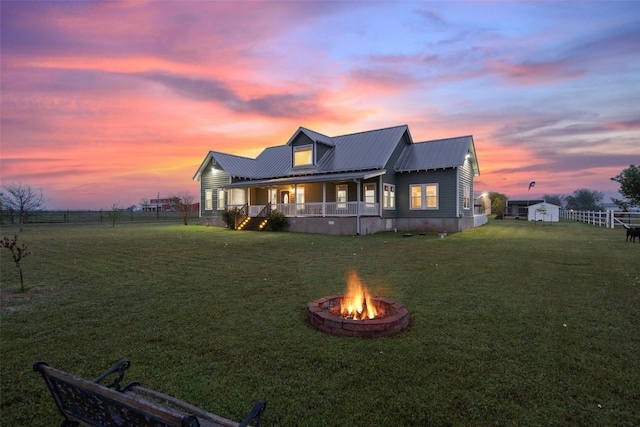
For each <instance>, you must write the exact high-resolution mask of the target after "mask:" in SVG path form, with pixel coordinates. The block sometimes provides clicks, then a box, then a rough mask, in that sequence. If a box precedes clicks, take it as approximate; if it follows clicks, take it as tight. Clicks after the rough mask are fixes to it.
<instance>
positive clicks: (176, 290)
mask: <svg viewBox="0 0 640 427" xmlns="http://www.w3.org/2000/svg"><path fill="white" fill-rule="evenodd" d="M1 231H2V234H4V235H8V236H10V237H11V236H13V233H14V232H15V230H14V229H13V228H8V227H3V228H2V229H1ZM19 241H21V242H25V243H27V244H28V245H29V246H30V249H31V250H32V251H33V255H32V256H30V257H28V258H25V259H24V260H23V262H22V265H23V269H24V278H25V285H26V287H27V291H26V292H25V293H20V292H18V291H19V289H20V281H19V275H18V271H17V269H16V268H14V267H13V262H12V261H11V259H10V253H9V251H8V250H6V249H2V250H1V251H0V256H1V258H0V261H1V272H0V279H1V284H2V286H1V291H2V309H1V311H0V312H1V318H0V320H1V323H0V327H1V330H0V332H1V347H0V349H1V353H0V356H1V372H0V374H1V387H2V388H1V396H0V398H1V408H0V424H1V425H3V426H53V425H57V423H58V421H59V419H60V416H59V414H58V412H57V409H56V408H55V405H54V403H53V400H52V399H51V397H50V395H49V394H48V391H47V389H46V387H45V385H44V383H43V381H42V379H41V378H40V377H39V376H38V375H37V374H36V373H34V372H33V371H32V364H33V362H34V361H36V360H44V361H46V362H48V363H49V364H51V365H52V366H54V367H58V368H60V369H63V370H66V371H68V372H71V373H74V374H78V375H80V376H83V377H85V378H94V377H96V376H98V375H99V374H100V373H101V372H102V371H103V370H105V369H106V368H108V367H109V366H111V364H113V363H114V362H116V361H118V360H119V359H121V358H123V357H127V358H129V359H130V360H131V362H132V367H131V369H129V371H128V373H127V376H126V377H125V379H129V380H131V381H133V380H136V381H139V382H141V383H142V384H143V385H145V386H147V387H150V388H154V389H156V390H158V391H162V392H165V393H169V394H172V395H174V396H176V397H179V398H182V399H184V400H187V401H189V402H190V403H193V404H195V405H197V406H201V407H203V408H204V409H207V410H209V411H211V412H214V413H217V414H219V415H222V416H225V417H227V418H231V419H236V420H241V419H242V418H243V416H244V413H245V412H246V411H248V410H249V409H250V408H251V406H252V404H253V402H254V401H256V400H258V399H266V400H267V404H268V406H267V411H266V413H265V415H264V417H263V421H264V424H265V425H266V426H361V427H372V426H377V427H380V426H410V425H411V426H425V425H433V426H449V425H450V426H476V425H480V426H482V425H498V426H507V425H509V426H541V425H550V426H554V425H555V426H567V425H576V426H633V425H640V262H639V261H640V244H638V243H635V244H633V243H627V242H625V235H624V230H620V229H616V230H610V229H603V228H598V227H594V226H590V225H584V224H579V223H571V222H561V223H559V224H558V223H556V224H553V225H548V224H547V225H544V226H543V225H542V224H540V223H538V224H534V223H527V222H524V221H491V222H490V223H489V224H488V225H486V226H484V227H481V228H478V229H475V230H469V231H465V232H463V233H456V234H452V235H449V236H448V237H446V238H445V239H444V240H440V239H439V238H438V237H437V234H435V233H434V234H428V235H426V236H419V235H417V234H416V233H414V235H413V237H410V238H405V237H402V233H397V234H394V233H384V234H378V235H373V236H358V237H353V236H324V235H310V234H294V233H268V232H235V231H230V230H225V229H220V228H215V227H204V226H198V225H190V226H182V225H168V224H161V225H140V224H126V223H122V224H118V225H116V227H115V228H112V227H111V226H110V225H109V224H92V225H76V226H74V225H33V226H28V227H26V229H25V231H24V232H22V233H20V235H19ZM350 268H354V269H355V270H356V271H357V272H358V274H359V276H360V278H361V279H362V280H363V281H364V282H366V283H367V284H368V285H369V287H370V288H372V290H373V291H374V293H375V294H377V295H384V296H387V297H389V298H391V299H394V300H396V301H398V302H400V303H402V304H404V305H405V306H406V307H407V308H408V310H409V312H410V314H411V325H410V327H409V328H408V329H407V330H406V331H404V332H402V333H401V334H399V335H395V336H392V337H387V338H378V339H360V338H345V337H334V336H330V335H327V334H323V333H321V332H318V331H316V330H314V329H312V328H310V327H309V326H308V325H307V323H306V306H307V303H308V302H310V301H313V300H315V299H318V298H320V297H323V296H328V295H333V294H338V293H342V292H343V290H344V287H345V275H346V273H347V271H348V270H349V269H350Z"/></svg>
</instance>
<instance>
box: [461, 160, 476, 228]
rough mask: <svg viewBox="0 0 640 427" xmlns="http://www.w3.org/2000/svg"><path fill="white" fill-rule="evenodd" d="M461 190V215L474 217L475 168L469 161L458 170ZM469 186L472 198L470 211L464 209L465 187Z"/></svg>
mask: <svg viewBox="0 0 640 427" xmlns="http://www.w3.org/2000/svg"><path fill="white" fill-rule="evenodd" d="M458 174H459V181H460V189H459V200H458V202H459V203H460V213H461V214H463V215H464V216H473V166H472V164H471V162H470V161H469V160H465V162H464V165H462V167H460V168H458ZM465 184H468V185H469V191H470V197H471V200H470V202H469V209H464V186H465Z"/></svg>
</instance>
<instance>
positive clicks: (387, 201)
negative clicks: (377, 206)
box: [382, 184, 396, 210]
mask: <svg viewBox="0 0 640 427" xmlns="http://www.w3.org/2000/svg"><path fill="white" fill-rule="evenodd" d="M382 208H383V209H388V210H395V208H396V186H395V185H394V184H382Z"/></svg>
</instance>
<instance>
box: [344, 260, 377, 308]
mask: <svg viewBox="0 0 640 427" xmlns="http://www.w3.org/2000/svg"><path fill="white" fill-rule="evenodd" d="M340 314H341V315H342V316H343V317H349V318H353V319H354V320H365V319H367V318H368V319H373V318H375V317H376V316H377V315H378V310H377V309H376V306H375V303H374V302H373V301H372V300H371V294H370V293H369V289H367V287H366V285H364V284H363V283H362V282H361V281H360V278H359V277H358V274H357V273H356V272H355V271H353V270H351V271H349V274H348V276H347V293H346V295H345V296H344V298H342V300H341V301H340Z"/></svg>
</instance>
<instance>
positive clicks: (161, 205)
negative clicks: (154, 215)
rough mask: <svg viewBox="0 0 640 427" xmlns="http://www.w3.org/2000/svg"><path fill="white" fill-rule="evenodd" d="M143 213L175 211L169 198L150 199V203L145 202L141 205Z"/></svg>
mask: <svg viewBox="0 0 640 427" xmlns="http://www.w3.org/2000/svg"><path fill="white" fill-rule="evenodd" d="M141 208H142V211H143V212H166V211H170V210H172V209H173V200H172V199H171V198H169V197H164V198H161V197H160V195H159V194H158V197H156V198H155V199H150V200H149V201H148V202H147V201H143V203H142V204H141Z"/></svg>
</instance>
